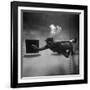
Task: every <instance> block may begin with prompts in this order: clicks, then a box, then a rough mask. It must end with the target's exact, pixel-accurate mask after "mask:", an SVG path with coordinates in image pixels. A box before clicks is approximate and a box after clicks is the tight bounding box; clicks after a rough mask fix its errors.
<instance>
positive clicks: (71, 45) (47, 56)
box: [12, 2, 87, 86]
mask: <svg viewBox="0 0 90 90" xmlns="http://www.w3.org/2000/svg"><path fill="white" fill-rule="evenodd" d="M29 4H30V5H31V6H30V5H29ZM29 4H26V3H25V5H26V7H23V5H24V4H23V3H21V4H20V2H19V4H18V3H17V6H18V8H17V9H16V11H17V14H16V15H17V17H16V18H17V20H16V22H15V23H16V25H15V26H17V28H16V29H17V35H16V36H17V41H16V42H17V43H16V45H17V47H18V49H17V51H16V52H18V53H17V54H18V57H17V64H16V65H17V70H16V72H17V75H16V76H17V81H16V82H17V83H18V86H19V84H21V85H20V86H23V85H22V84H23V83H24V84H27V83H29V84H30V83H38V82H39V83H44V82H57V81H58V82H65V81H66V83H67V81H70V80H71V81H72V82H74V81H75V80H77V83H80V82H81V83H83V81H82V80H84V79H85V77H86V75H85V71H84V70H85V68H86V67H85V64H87V63H86V62H85V61H84V59H85V57H84V56H85V55H86V54H85V52H86V51H85V48H84V47H85V45H84V43H85V41H84V40H86V36H85V35H86V34H85V33H84V32H85V30H84V29H86V26H85V25H84V24H85V23H84V22H85V20H86V18H85V17H86V16H85V15H86V13H85V12H86V11H85V10H86V9H85V10H84V9H83V6H81V8H82V9H81V8H79V6H77V8H75V9H73V8H70V9H69V8H68V5H66V8H63V5H62V6H61V8H52V7H53V4H52V7H51V5H47V4H40V5H41V6H40V7H39V6H38V4H35V5H36V6H35V5H34V4H32V3H29ZM19 5H20V6H19ZM28 5H29V6H28ZM43 5H44V6H43ZM34 6H35V7H34ZM49 6H50V7H49ZM54 6H55V4H54ZM56 6H58V7H59V5H56ZM72 6H73V5H72ZM85 8H86V7H85ZM13 13H14V12H13ZM14 14H15V13H14ZM14 20H15V19H14ZM15 23H14V24H15ZM12 27H13V28H14V26H12ZM16 36H15V37H16ZM14 63H15V61H14V62H13V64H14ZM14 66H15V65H14ZM13 72H14V71H13ZM86 72H87V71H86ZM14 73H15V72H14ZM13 78H14V77H13ZM13 80H14V79H13ZM79 80H81V81H79ZM86 81H87V80H86ZM86 81H85V82H86ZM69 83H70V82H69ZM29 84H28V85H26V86H29ZM61 84H62V83H61ZM34 85H36V86H38V84H34ZM34 85H33V84H32V86H34ZM42 85H45V83H44V84H42ZM46 85H48V84H46ZM53 85H56V84H55V83H53Z"/></svg>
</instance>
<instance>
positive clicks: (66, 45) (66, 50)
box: [38, 41, 73, 57]
mask: <svg viewBox="0 0 90 90" xmlns="http://www.w3.org/2000/svg"><path fill="white" fill-rule="evenodd" d="M45 49H50V50H52V51H53V52H57V53H58V54H63V55H64V56H65V57H68V56H69V54H70V52H71V53H72V52H73V47H72V44H71V43H70V42H69V41H66V42H63V41H62V42H52V43H50V44H49V43H47V45H45V46H44V47H42V48H38V50H39V51H41V50H45Z"/></svg>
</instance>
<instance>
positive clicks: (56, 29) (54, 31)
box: [49, 24, 62, 37]
mask: <svg viewBox="0 0 90 90" xmlns="http://www.w3.org/2000/svg"><path fill="white" fill-rule="evenodd" d="M49 28H50V36H51V37H54V36H55V35H57V34H58V33H60V32H61V31H62V28H61V26H59V25H57V26H55V25H54V24H51V25H50V26H49Z"/></svg>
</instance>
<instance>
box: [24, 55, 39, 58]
mask: <svg viewBox="0 0 90 90" xmlns="http://www.w3.org/2000/svg"><path fill="white" fill-rule="evenodd" d="M39 56H41V55H40V54H37V55H24V57H25V58H34V57H39Z"/></svg>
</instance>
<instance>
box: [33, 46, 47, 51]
mask: <svg viewBox="0 0 90 90" xmlns="http://www.w3.org/2000/svg"><path fill="white" fill-rule="evenodd" d="M32 46H33V47H34V48H35V49H37V50H38V51H42V50H45V49H48V46H47V45H46V46H44V47H41V48H38V47H37V46H36V45H32Z"/></svg>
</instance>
